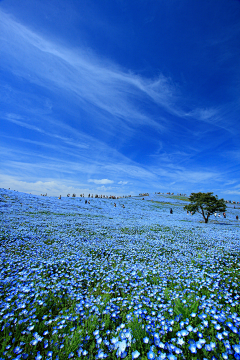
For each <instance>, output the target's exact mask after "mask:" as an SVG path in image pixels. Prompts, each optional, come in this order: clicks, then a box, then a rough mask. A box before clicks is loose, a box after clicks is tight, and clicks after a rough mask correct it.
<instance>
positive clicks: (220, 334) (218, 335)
mask: <svg viewBox="0 0 240 360" xmlns="http://www.w3.org/2000/svg"><path fill="white" fill-rule="evenodd" d="M216 338H217V339H218V340H220V341H221V340H222V339H224V337H223V334H222V333H217V335H216Z"/></svg>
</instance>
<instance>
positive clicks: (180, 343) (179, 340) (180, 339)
mask: <svg viewBox="0 0 240 360" xmlns="http://www.w3.org/2000/svg"><path fill="white" fill-rule="evenodd" d="M177 344H178V345H180V346H182V345H183V344H185V341H184V339H183V338H182V337H179V338H178V339H177Z"/></svg>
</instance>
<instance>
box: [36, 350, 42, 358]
mask: <svg viewBox="0 0 240 360" xmlns="http://www.w3.org/2000/svg"><path fill="white" fill-rule="evenodd" d="M41 358H42V355H41V354H40V351H38V352H37V356H36V357H35V360H41Z"/></svg>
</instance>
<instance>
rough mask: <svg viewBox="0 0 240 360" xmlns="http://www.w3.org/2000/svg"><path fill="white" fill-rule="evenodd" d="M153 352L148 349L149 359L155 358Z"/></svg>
mask: <svg viewBox="0 0 240 360" xmlns="http://www.w3.org/2000/svg"><path fill="white" fill-rule="evenodd" d="M155 356H156V355H155V354H154V352H153V351H151V350H150V351H149V352H148V353H147V358H148V359H149V360H152V359H155Z"/></svg>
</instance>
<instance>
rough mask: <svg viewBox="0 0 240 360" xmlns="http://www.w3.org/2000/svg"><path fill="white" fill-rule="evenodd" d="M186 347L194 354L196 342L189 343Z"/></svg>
mask: <svg viewBox="0 0 240 360" xmlns="http://www.w3.org/2000/svg"><path fill="white" fill-rule="evenodd" d="M188 348H189V350H190V351H191V353H192V354H196V353H197V347H196V344H190V345H189V347H188Z"/></svg>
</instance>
